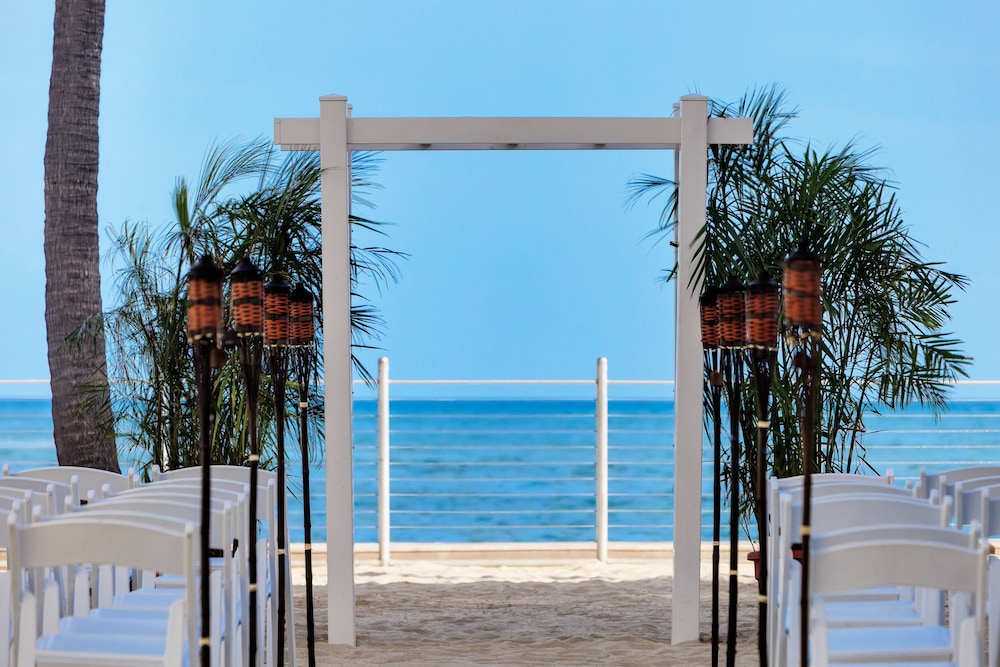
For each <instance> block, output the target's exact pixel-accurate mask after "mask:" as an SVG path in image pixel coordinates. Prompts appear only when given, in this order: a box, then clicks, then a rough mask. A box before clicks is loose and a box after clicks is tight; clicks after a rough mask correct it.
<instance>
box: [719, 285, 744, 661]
mask: <svg viewBox="0 0 1000 667" xmlns="http://www.w3.org/2000/svg"><path fill="white" fill-rule="evenodd" d="M718 308H719V343H720V345H721V346H722V348H723V363H722V366H723V373H724V375H725V383H726V387H727V389H728V401H729V437H730V444H729V628H728V630H729V631H728V635H727V644H726V665H727V667H733V666H734V665H735V664H736V625H737V615H738V614H737V612H738V603H739V578H738V573H739V530H740V524H739V520H740V429H741V423H742V411H741V409H740V408H741V403H742V396H741V392H742V387H743V347H744V345H746V323H745V321H744V312H745V309H746V306H745V302H744V287H743V284H742V283H740V282H739V280H737V279H736V277H735V276H732V277H730V278H729V280H728V281H726V284H725V285H723V286H722V287H720V288H719V296H718Z"/></svg>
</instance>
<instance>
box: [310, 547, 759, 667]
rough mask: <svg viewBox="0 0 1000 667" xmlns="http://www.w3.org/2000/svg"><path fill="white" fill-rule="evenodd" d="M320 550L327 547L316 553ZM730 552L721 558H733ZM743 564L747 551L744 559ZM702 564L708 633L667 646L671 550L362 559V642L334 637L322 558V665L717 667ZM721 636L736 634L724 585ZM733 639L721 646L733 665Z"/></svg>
mask: <svg viewBox="0 0 1000 667" xmlns="http://www.w3.org/2000/svg"><path fill="white" fill-rule="evenodd" d="M317 556H318V554H317ZM727 558H728V556H725V555H724V556H723V564H724V565H726V564H727V563H728V560H727ZM741 561H742V558H741ZM302 565H303V564H302V557H301V555H299V556H297V557H294V558H293V566H294V569H293V584H294V592H295V613H296V618H297V621H296V623H297V632H296V634H297V636H298V638H299V639H298V651H297V654H298V664H299V665H307V664H308V663H307V661H306V639H305V638H306V627H305V601H304V600H305V597H304V596H305V576H304V568H303V567H302ZM702 568H703V570H704V571H705V574H704V575H703V576H702V581H703V584H702V605H701V620H700V629H701V634H702V641H692V642H685V643H681V644H676V645H673V644H671V643H670V618H671V609H670V593H671V588H672V585H673V579H672V571H673V564H672V562H671V561H670V560H669V559H655V560H654V559H646V558H642V559H631V558H630V559H615V560H612V561H611V562H609V563H606V564H603V563H600V562H598V561H597V560H596V559H594V560H591V559H573V560H562V561H537V562H531V563H524V562H518V561H506V562H500V561H488V562H487V561H473V560H465V561H441V560H430V559H428V560H400V561H397V562H394V563H393V564H391V565H388V566H385V567H382V566H379V565H378V564H377V563H373V562H370V561H367V562H366V561H359V562H358V563H357V566H356V568H355V594H356V611H357V638H358V645H357V647H348V646H333V645H330V644H328V643H327V641H326V640H327V634H326V588H325V584H326V570H325V562H324V560H323V558H321V557H320V558H318V559H317V562H314V565H313V576H314V587H315V590H314V600H315V605H316V621H317V628H316V636H317V646H316V655H317V664H319V665H334V664H337V665H393V664H395V665H422V666H427V667H431V666H437V665H602V666H618V665H620V666H633V665H634V666H640V665H692V666H694V665H698V666H701V665H709V664H710V663H711V644H710V642H709V637H710V631H711V624H710V619H711V603H710V600H711V597H710V594H711V587H710V583H709V582H710V581H711V569H710V568H711V561H710V559H708V558H704V559H703V561H702ZM740 573H741V574H740V577H739V581H740V600H739V621H738V624H737V629H738V635H737V637H738V639H737V661H736V664H737V665H739V666H741V667H744V666H745V667H750V666H751V665H756V664H757V662H758V660H757V645H756V641H757V639H756V637H757V634H756V633H757V604H756V601H757V594H756V584H755V583H754V579H753V576H752V569H748V568H746V566H745V564H741V567H740ZM722 590H723V594H722V601H721V607H722V614H721V615H722V619H721V628H722V630H721V634H722V637H723V641H724V640H725V636H726V632H727V623H726V619H727V618H728V611H727V592H726V591H727V590H728V589H727V584H726V581H725V580H724V581H723V586H722ZM725 649H726V647H725V644H724V643H723V645H722V646H721V647H720V656H721V660H722V662H723V664H724V661H725Z"/></svg>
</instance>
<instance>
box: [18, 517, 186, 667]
mask: <svg viewBox="0 0 1000 667" xmlns="http://www.w3.org/2000/svg"><path fill="white" fill-rule="evenodd" d="M7 526H8V536H9V537H8V539H9V547H8V561H9V571H10V573H11V574H12V581H13V582H14V583H15V586H14V587H13V589H14V590H12V594H11V612H12V618H13V622H14V628H15V632H14V636H15V639H14V655H15V656H16V664H17V665H18V667H34V666H35V665H65V666H80V667H83V666H92V665H106V666H109V667H110V666H117V665H122V666H124V665H128V666H136V665H151V666H152V665H156V666H157V667H160V666H163V667H180V665H182V664H183V663H184V655H185V652H186V654H187V661H188V664H189V665H195V664H196V663H197V657H198V647H199V642H200V637H199V633H198V631H197V623H196V622H195V621H194V619H196V610H197V609H198V606H197V605H198V596H197V587H196V575H195V567H194V558H195V548H196V539H195V530H194V526H193V525H192V524H190V523H186V524H182V526H183V527H182V528H180V529H178V528H177V527H174V528H173V529H170V528H165V527H163V526H157V525H151V524H150V523H149V522H148V521H143V520H142V518H141V517H140V518H138V519H136V520H122V519H117V518H111V517H107V516H104V517H98V516H96V515H95V516H88V515H86V514H84V513H80V514H76V515H71V516H68V517H60V518H56V519H50V520H42V521H38V522H36V523H31V524H30V525H24V524H22V523H20V522H19V521H17V519H16V517H15V516H13V515H12V516H11V517H9V518H8V523H7ZM95 563H96V564H109V565H116V566H122V567H131V568H135V569H136V571H137V572H140V571H155V572H166V573H172V574H179V575H182V576H183V578H184V582H185V583H184V591H185V593H184V596H183V598H181V599H178V600H176V601H175V602H174V603H173V604H171V605H170V606H169V607H168V609H167V613H166V622H165V623H163V624H161V626H160V627H161V628H162V632H158V633H155V634H149V633H148V632H143V633H137V632H135V628H136V627H139V626H136V625H135V624H128V623H125V624H121V622H120V620H112V621H108V623H119V625H118V626H117V627H119V628H122V631H121V633H120V634H119V633H117V632H116V631H114V630H111V631H108V632H100V633H73V632H61V631H58V630H56V631H55V632H51V633H47V634H44V635H42V636H39V633H38V627H37V616H36V606H37V605H38V604H39V600H38V596H39V593H40V592H39V591H37V590H36V591H32V590H31V589H29V588H27V587H26V586H23V585H20V582H22V581H24V580H25V579H26V575H27V573H29V572H32V571H34V570H37V569H60V568H65V569H66V571H67V572H69V573H70V575H71V576H73V575H74V574H75V573H78V572H83V573H85V574H84V576H87V575H88V574H89V568H81V567H78V566H89V565H91V564H95ZM68 585H71V586H73V587H74V588H75V583H70V584H68ZM52 587H53V582H52V581H51V580H50V581H49V582H48V583H47V585H46V589H45V590H44V591H42V592H41V594H42V596H43V597H44V598H46V599H50V595H49V592H50V590H51V589H52ZM58 595H60V594H59V593H56V596H58ZM52 597H55V596H52ZM185 619H187V620H185ZM141 627H142V628H143V630H144V631H148V630H149V626H148V625H142V626H141ZM185 645H186V646H185ZM185 649H186V651H185Z"/></svg>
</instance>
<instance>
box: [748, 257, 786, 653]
mask: <svg viewBox="0 0 1000 667" xmlns="http://www.w3.org/2000/svg"><path fill="white" fill-rule="evenodd" d="M778 311H779V297H778V285H777V283H775V282H774V281H773V280H771V277H770V276H769V275H768V274H767V272H761V274H760V276H759V277H758V278H757V280H755V281H754V282H752V283H750V285H749V286H748V287H747V311H746V322H747V343H748V345H749V346H750V357H751V374H752V375H753V380H754V388H755V390H756V391H755V393H756V398H757V447H756V475H755V479H756V489H755V491H756V493H755V497H756V501H757V527H758V529H759V530H760V535H758V536H757V538H758V541H759V543H760V554H759V560H758V563H759V565H760V569H759V572H760V574H759V576H758V582H757V583H758V613H759V617H758V621H757V650H758V655H759V657H760V665H761V667H765V665H767V652H768V646H767V636H768V626H767V613H768V611H767V610H768V539H769V535H768V525H767V434H768V431H769V430H770V422H769V403H770V393H771V380H772V378H773V376H774V367H775V365H776V363H777V355H778V348H777V339H778Z"/></svg>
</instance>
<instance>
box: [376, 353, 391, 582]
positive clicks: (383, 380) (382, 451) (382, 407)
mask: <svg viewBox="0 0 1000 667" xmlns="http://www.w3.org/2000/svg"><path fill="white" fill-rule="evenodd" d="M378 560H379V563H380V564H381V565H388V564H389V359H388V357H381V358H379V360H378Z"/></svg>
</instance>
